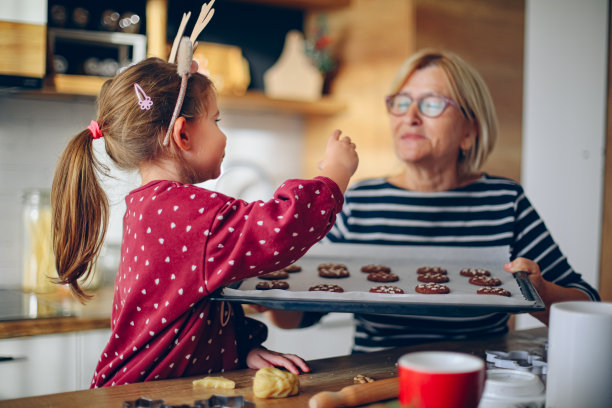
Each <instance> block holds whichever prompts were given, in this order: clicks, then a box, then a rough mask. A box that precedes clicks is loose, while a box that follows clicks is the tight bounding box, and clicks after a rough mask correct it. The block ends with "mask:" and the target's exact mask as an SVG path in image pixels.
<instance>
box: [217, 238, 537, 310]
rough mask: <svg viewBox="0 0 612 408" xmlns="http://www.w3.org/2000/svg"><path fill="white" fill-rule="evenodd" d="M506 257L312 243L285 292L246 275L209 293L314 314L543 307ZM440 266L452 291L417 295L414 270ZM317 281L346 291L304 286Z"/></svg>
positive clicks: (491, 252) (494, 252)
mask: <svg viewBox="0 0 612 408" xmlns="http://www.w3.org/2000/svg"><path fill="white" fill-rule="evenodd" d="M507 261H508V247H506V246H503V247H486V248H473V247H423V246H404V245H402V246H383V245H354V244H316V245H315V246H313V247H312V248H311V249H310V250H309V251H308V252H307V253H306V254H305V255H304V256H303V257H302V258H301V259H299V260H298V261H297V262H296V263H295V264H296V265H299V266H301V267H302V271H301V272H297V273H292V274H289V279H287V280H286V281H287V283H289V289H288V290H280V289H272V290H256V289H255V285H257V283H258V282H261V281H262V280H261V279H259V278H250V279H246V280H244V281H242V282H237V283H236V284H233V285H231V286H229V287H225V288H223V289H222V290H220V291H218V292H216V293H215V294H213V296H212V297H213V299H215V300H227V301H235V302H241V303H251V304H257V305H261V306H266V307H269V308H273V309H280V310H303V311H313V312H348V313H375V314H415V315H444V316H469V315H478V314H483V313H493V312H508V313H510V312H511V313H523V312H535V311H542V310H545V307H544V303H543V302H542V299H541V298H540V296H539V295H538V293H537V292H536V290H535V289H534V287H533V285H532V284H531V281H530V280H529V279H528V278H527V274H526V273H525V272H518V273H514V274H511V273H508V272H506V271H505V270H504V269H503V265H504V263H505V262H507ZM322 263H341V264H344V265H346V266H347V267H348V269H349V272H350V276H349V277H347V278H341V279H328V278H327V279H326V278H322V277H320V276H319V275H318V271H317V266H318V265H320V264H322ZM367 264H383V265H386V266H389V267H390V268H391V270H392V272H393V273H395V274H396V275H398V276H399V281H397V282H391V283H377V282H371V281H368V280H367V279H366V277H367V274H366V273H363V272H361V270H360V269H361V267H362V266H364V265H367ZM421 266H441V267H443V268H445V269H447V270H448V277H449V278H450V281H449V282H447V283H444V284H445V285H447V286H448V287H449V288H450V293H448V294H443V295H424V294H420V293H416V292H415V290H414V288H415V286H416V285H417V284H419V283H420V282H418V281H417V276H418V275H417V273H416V270H417V268H419V267H421ZM462 268H484V269H488V270H489V271H490V272H491V275H492V276H494V277H496V278H499V279H500V280H501V281H502V284H501V286H500V287H502V288H504V289H506V290H509V291H510V293H511V296H510V297H505V296H496V295H478V294H476V290H477V289H479V288H481V286H476V285H473V284H470V283H469V282H468V279H469V278H467V277H465V276H461V275H460V274H459V271H460V270H461V269H462ZM319 283H328V284H332V283H333V284H337V285H340V286H341V287H342V288H343V289H344V292H342V293H332V292H313V291H309V290H308V289H309V288H310V287H311V286H313V285H316V284H319ZM384 284H388V285H393V286H397V287H400V288H402V289H403V290H404V292H405V294H400V295H389V294H379V293H370V292H369V289H370V288H371V287H372V286H376V285H384Z"/></svg>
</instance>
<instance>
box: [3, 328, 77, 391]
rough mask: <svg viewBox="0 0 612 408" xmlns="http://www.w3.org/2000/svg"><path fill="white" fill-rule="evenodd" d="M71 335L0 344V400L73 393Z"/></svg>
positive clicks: (73, 345) (73, 344)
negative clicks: (6, 358) (66, 392)
mask: <svg viewBox="0 0 612 408" xmlns="http://www.w3.org/2000/svg"><path fill="white" fill-rule="evenodd" d="M76 344H77V338H76V334H75V333H69V334H53V335H47V336H34V337H21V338H14V339H5V340H1V341H0V356H2V357H11V358H13V360H4V361H0V399H10V398H21V397H28V396H32V395H40V394H51V393H57V392H65V391H74V390H75V389H76V385H77V372H76V369H75V367H76V365H77V363H76V361H77V354H76V353H75V350H76Z"/></svg>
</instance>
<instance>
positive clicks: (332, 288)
mask: <svg viewBox="0 0 612 408" xmlns="http://www.w3.org/2000/svg"><path fill="white" fill-rule="evenodd" d="M308 290H310V291H313V292H344V289H342V288H341V287H340V286H338V285H333V284H331V285H330V284H327V283H320V284H318V285H314V286H311V287H310V289H308Z"/></svg>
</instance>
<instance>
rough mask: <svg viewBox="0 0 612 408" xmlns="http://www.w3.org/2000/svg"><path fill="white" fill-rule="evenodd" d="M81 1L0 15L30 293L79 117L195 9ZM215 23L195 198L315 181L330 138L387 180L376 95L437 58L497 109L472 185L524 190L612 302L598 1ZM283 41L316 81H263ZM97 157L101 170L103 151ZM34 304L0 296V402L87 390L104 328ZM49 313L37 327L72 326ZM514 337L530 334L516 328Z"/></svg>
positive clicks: (248, 16) (453, 5)
mask: <svg viewBox="0 0 612 408" xmlns="http://www.w3.org/2000/svg"><path fill="white" fill-rule="evenodd" d="M89 3H91V2H86V1H82V0H3V1H2V2H1V3H0V86H1V87H0V228H1V230H2V232H3V233H2V234H1V235H0V287H2V288H13V289H14V288H20V287H22V286H24V285H25V286H34V287H36V280H35V277H32V271H31V265H30V264H31V262H30V261H28V259H31V256H32V254H33V253H34V255H33V256H34V258H35V260H36V261H37V262H38V263H39V264H40V263H41V259H44V256H45V255H44V254H43V255H41V254H40V252H36V251H37V250H36V249H32V248H33V247H35V246H36V245H38V244H40V241H37V240H40V237H38V236H37V234H39V235H40V233H41V231H42V235H43V236H44V235H45V233H44V231H45V230H44V228H45V227H44V225H43V224H44V221H43V218H44V214H45V208H47V209H48V204H46V203H45V193H46V192H48V190H49V189H50V186H51V181H52V177H53V172H54V169H55V165H56V161H57V158H58V156H59V155H60V153H61V152H62V151H63V149H64V147H65V145H66V143H67V141H68V140H69V138H71V137H72V136H73V135H74V134H76V133H77V132H79V131H81V130H82V129H84V128H85V127H86V126H87V125H88V124H89V121H90V120H92V119H95V95H96V94H97V93H98V91H99V87H100V86H101V83H102V82H103V81H104V80H105V78H106V77H107V76H112V75H113V74H114V73H115V72H116V70H117V69H120V68H121V67H122V66H125V65H127V64H129V63H131V62H133V61H137V60H140V59H142V58H144V57H145V56H160V57H162V58H165V57H166V56H167V53H168V44H169V43H170V42H171V41H172V39H173V38H174V35H175V34H176V31H177V29H178V24H179V23H180V19H181V15H182V13H183V12H184V11H188V10H191V11H192V14H193V15H192V19H191V24H193V20H195V17H196V16H197V15H198V13H199V8H200V6H201V4H202V2H201V1H199V0H198V1H196V0H180V1H175V0H173V1H168V0H123V1H117V0H107V1H105V2H97V4H96V5H92V4H89ZM98 3H99V4H98ZM215 9H216V11H215V16H214V18H213V19H212V21H211V23H210V24H209V26H208V27H207V28H206V29H205V30H204V32H203V34H202V35H201V37H200V46H199V47H198V50H197V52H196V55H195V57H196V58H197V59H198V60H199V62H200V67H201V69H203V70H205V72H207V73H208V74H209V75H210V76H211V78H213V81H214V82H215V84H216V86H217V89H218V91H219V93H220V99H219V105H220V109H221V112H222V113H221V118H222V121H221V123H220V126H221V128H222V129H223V130H224V132H225V133H226V134H227V135H228V148H227V156H226V159H225V162H224V167H223V174H222V176H221V177H220V178H219V179H218V180H214V181H210V182H207V183H205V186H207V187H212V188H216V189H218V190H220V191H222V192H224V193H227V194H230V195H234V196H239V197H241V198H244V199H247V200H253V199H259V198H266V197H269V196H270V195H271V194H272V192H273V190H274V188H275V187H276V186H278V185H279V184H280V183H281V182H282V181H283V180H284V179H286V178H290V177H311V176H313V175H314V174H315V172H316V163H317V161H318V160H319V159H320V157H321V156H322V153H323V149H324V146H325V140H326V139H327V137H328V135H329V133H330V132H331V131H333V129H336V128H340V129H342V130H343V131H344V132H345V133H346V134H348V135H350V136H351V137H352V138H353V139H354V140H355V142H356V144H357V146H358V151H359V154H360V167H359V169H358V171H357V174H356V176H355V180H359V179H361V178H365V177H371V176H380V175H385V174H388V173H390V172H393V169H394V168H395V166H397V165H398V162H397V161H396V158H395V157H394V154H393V149H392V146H391V140H390V133H389V130H388V124H387V123H388V121H387V114H386V111H385V107H384V103H383V100H384V99H383V98H384V96H385V95H386V93H387V88H388V84H389V82H390V80H391V78H392V77H393V75H394V73H395V71H396V70H397V68H398V67H399V66H400V64H401V63H402V61H403V60H404V59H405V58H406V57H407V56H408V55H410V54H411V53H412V52H414V51H415V50H417V49H420V48H424V47H441V48H446V49H450V50H453V51H455V52H457V53H458V54H459V55H461V56H462V57H464V58H465V59H466V60H467V61H468V62H470V63H471V64H473V65H474V66H475V67H476V68H477V69H478V70H479V71H480V72H481V73H482V74H483V76H484V78H485V80H486V81H487V83H488V85H489V87H490V89H491V91H492V94H493V99H494V101H495V104H496V106H497V110H498V115H499V120H500V129H501V132H500V135H501V136H500V140H499V142H498V145H497V147H496V148H495V151H494V153H493V155H492V156H491V158H490V159H489V161H488V163H487V164H486V166H485V170H486V171H488V172H490V173H492V174H496V175H501V176H506V177H510V178H513V179H515V180H517V181H520V182H521V183H522V184H523V185H524V187H525V189H526V191H527V194H528V195H529V197H530V199H531V200H532V202H533V203H534V205H535V206H536V208H537V209H538V210H539V212H540V214H541V215H542V217H543V218H544V220H545V222H546V223H547V225H548V227H549V229H550V230H551V232H552V234H553V236H554V237H555V239H556V240H557V242H558V243H559V245H560V246H561V249H562V250H563V251H564V253H565V254H566V255H567V256H568V259H569V260H570V262H571V264H572V265H573V267H574V268H575V269H576V270H577V271H578V272H580V273H582V274H583V276H584V277H585V279H586V280H587V281H589V282H590V283H591V284H593V285H594V286H595V287H597V288H598V289H599V291H600V293H601V295H602V298H603V299H604V300H611V299H612V251H610V250H608V251H606V248H608V249H609V248H610V247H611V245H612V244H611V242H612V185H611V184H610V180H612V154H611V153H610V151H609V150H608V151H606V149H605V146H606V141H607V140H611V138H612V136H611V135H612V129H611V128H610V124H609V122H610V121H609V117H610V107H609V106H610V103H609V101H610V94H609V91H608V78H609V75H610V72H611V71H610V59H609V47H610V42H609V17H610V13H611V10H610V5H609V2H608V1H607V0H588V1H584V2H576V1H573V0H461V1H457V0H333V1H332V0H329V1H326V0H217V1H216V3H215ZM189 27H190V26H189V25H188V29H187V32H190V28H189ZM291 30H296V31H297V32H299V33H301V37H299V38H300V41H302V39H303V43H302V46H301V49H300V51H301V52H302V53H303V56H305V57H306V58H307V59H308V60H309V61H310V62H311V63H312V66H311V68H309V69H315V70H316V72H317V75H319V76H320V80H321V81H320V82H318V81H311V80H308V81H301V80H297V81H287V80H286V78H285V77H283V76H282V75H281V76H279V77H278V78H276V77H275V78H271V79H270V78H269V77H268V78H266V73H267V72H268V70H269V69H270V68H271V67H273V66H274V65H275V63H276V62H277V61H278V60H279V57H280V56H281V54H283V53H285V52H289V50H288V47H289V46H288V45H287V44H286V43H285V40H286V35H287V33H288V32H290V31H291ZM270 75H272V74H270ZM266 81H268V82H266ZM283 81H286V82H285V83H283ZM279 83H280V85H281V86H279V85H278V84H279ZM296 84H297V85H300V86H296ZM273 85H274V86H273ZM313 95H314V97H313ZM96 148H97V149H98V152H99V153H100V156H101V157H104V152H103V142H102V141H98V142H96ZM112 173H113V174H115V175H117V174H119V173H118V172H117V171H116V170H114V169H113V170H112ZM120 179H121V180H119V178H117V179H112V178H110V179H107V180H105V187H106V189H107V192H108V193H109V195H110V199H111V204H112V214H111V225H110V230H109V233H108V235H107V239H106V244H105V251H104V253H103V256H102V257H101V259H100V264H99V270H100V271H101V272H102V273H100V274H99V279H98V280H96V281H94V282H92V285H93V286H94V287H96V288H102V290H103V289H104V288H105V287H107V286H109V285H112V282H113V279H114V271H115V269H114V268H116V264H117V256H118V249H119V244H120V239H121V219H122V216H123V211H124V204H123V196H124V195H125V194H126V193H127V192H128V191H130V190H131V189H133V188H134V187H136V186H138V184H139V178H138V176H137V175H136V174H127V175H126V174H122V175H121V177H120ZM126 180H127V181H126ZM606 180H608V183H606ZM47 211H48V210H47ZM47 215H48V214H47ZM47 228H48V227H47ZM43 239H44V237H43ZM43 246H44V243H43ZM42 251H43V252H44V249H43V250H42ZM24 252H25V256H24ZM41 257H42V258H41ZM28 265H30V266H28ZM37 289H38V290H44V288H42V287H40V286H39V287H37ZM44 300H45V299H44V296H43V297H41V298H40V299H39V298H38V297H35V298H31V297H27V298H26V297H15V294H14V293H12V292H8V291H0V314H2V312H3V310H8V309H10V308H13V307H14V306H13V305H11V304H10V303H11V302H17V303H19V306H18V307H17V309H18V310H17V312H13V314H12V315H11V314H10V313H9V315H8V316H6V318H5V319H4V320H5V321H4V322H2V321H0V399H2V398H13V397H20V396H25V395H34V394H41V393H50V392H60V391H68V390H73V389H80V388H86V387H88V384H89V381H90V379H91V374H92V373H93V367H94V366H95V362H96V360H97V358H98V356H99V353H100V351H101V349H102V348H103V346H104V345H105V343H106V340H107V337H108V333H109V331H108V330H106V329H104V327H97V326H95V325H94V326H93V327H90V326H87V325H86V324H84V323H83V322H81V323H82V326H81V327H80V328H79V327H63V326H62V325H59V326H58V327H56V328H55V329H54V328H49V327H48V326H49V324H48V322H49V321H50V320H48V319H36V317H37V316H38V315H37V313H38V312H39V311H40V310H41V305H42V304H44ZM24 302H25V303H24ZM94 304H95V302H94ZM64 306H65V309H61V308H60V310H50V309H45V310H43V312H45V313H47V314H46V316H50V315H51V316H52V315H54V314H62V313H73V312H74V310H73V309H72V307H73V306H70V305H68V304H67V303H64ZM51 309H53V308H51ZM11 310H12V309H11ZM76 310H77V312H78V311H79V310H81V309H78V308H77V309H76ZM15 313H22V314H23V316H21V317H19V316H16V314H15ZM39 315H43V316H45V314H44V313H40V314H39ZM0 317H1V316H0ZM25 320H28V321H29V323H30V325H29V326H27V327H26V326H25V323H23V321H25ZM102 322H104V318H102ZM103 324H104V323H101V325H102V326H103ZM516 325H517V327H518V328H526V327H532V326H535V325H537V323H535V320H534V319H531V318H530V317H529V316H519V318H518V319H517V323H516ZM83 328H90V329H87V330H83ZM351 330H352V325H351V323H350V315H346V314H331V315H329V316H327V317H326V318H325V319H323V321H322V323H321V324H319V325H317V326H315V327H313V328H308V329H303V330H295V331H283V330H280V329H273V328H272V329H271V334H270V339H269V340H268V342H267V343H265V344H266V345H267V346H269V347H270V348H272V349H275V350H279V351H285V352H294V353H297V354H300V355H301V356H303V357H304V358H306V359H313V358H323V357H327V356H332V355H339V354H346V353H348V352H349V350H350V343H351V338H352V333H351ZM3 360H4V361H3Z"/></svg>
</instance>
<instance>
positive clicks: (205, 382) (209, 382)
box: [193, 377, 236, 389]
mask: <svg viewBox="0 0 612 408" xmlns="http://www.w3.org/2000/svg"><path fill="white" fill-rule="evenodd" d="M193 387H194V388H222V389H232V388H236V383H235V382H234V381H232V380H230V379H228V378H225V377H204V378H201V379H199V380H194V381H193Z"/></svg>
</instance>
